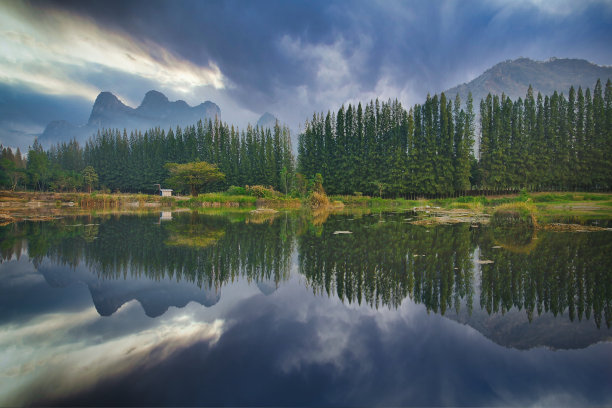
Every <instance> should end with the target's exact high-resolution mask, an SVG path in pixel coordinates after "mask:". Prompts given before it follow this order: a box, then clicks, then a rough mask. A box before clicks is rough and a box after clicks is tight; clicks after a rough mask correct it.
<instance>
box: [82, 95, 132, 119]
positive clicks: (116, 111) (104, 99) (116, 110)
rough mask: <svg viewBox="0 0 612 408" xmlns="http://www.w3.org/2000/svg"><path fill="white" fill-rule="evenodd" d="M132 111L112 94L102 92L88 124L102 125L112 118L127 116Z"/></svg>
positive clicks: (95, 103)
mask: <svg viewBox="0 0 612 408" xmlns="http://www.w3.org/2000/svg"><path fill="white" fill-rule="evenodd" d="M132 110H133V109H132V108H130V107H129V106H126V105H124V104H123V102H121V101H120V100H119V98H117V97H116V96H115V95H113V94H112V93H111V92H100V94H98V97H97V98H96V101H95V102H94V105H93V108H92V109H91V115H89V121H88V124H89V125H101V124H103V123H104V122H105V121H106V120H107V119H108V118H109V117H111V116H117V115H127V114H129V113H130V112H131V111H132Z"/></svg>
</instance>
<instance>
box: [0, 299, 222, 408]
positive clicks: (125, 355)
mask: <svg viewBox="0 0 612 408" xmlns="http://www.w3.org/2000/svg"><path fill="white" fill-rule="evenodd" d="M135 305H137V303H136V302H130V303H129V304H127V305H125V306H124V307H122V309H121V310H120V311H119V312H118V314H117V318H119V319H121V318H122V316H123V315H125V314H129V313H128V312H129V310H130V309H132V308H134V306H135ZM98 319H100V317H99V315H98V313H97V312H96V310H95V309H94V308H93V307H92V308H89V309H87V310H84V311H81V312H76V313H52V314H46V315H40V316H39V317H37V318H35V319H33V320H31V321H30V322H29V323H27V324H24V325H22V326H20V327H18V328H17V327H14V326H12V325H5V326H4V327H0V350H1V351H0V373H1V374H0V378H1V380H0V384H1V385H0V403H1V404H2V405H23V404H28V403H31V402H32V399H33V398H38V397H39V396H40V392H43V393H44V395H46V396H49V397H59V396H63V395H67V394H70V393H73V392H77V391H79V390H82V389H85V388H88V387H90V386H92V385H93V384H95V383H96V382H98V381H100V380H101V379H104V378H109V377H113V376H117V375H120V374H122V373H126V372H129V370H131V369H133V368H134V366H137V365H141V366H144V367H145V368H146V366H148V365H154V364H156V363H158V362H159V361H163V360H164V359H166V358H168V357H169V356H171V355H172V354H173V353H175V352H176V351H177V350H179V349H182V348H184V347H186V346H188V345H191V344H193V343H195V342H199V341H205V342H208V343H209V344H215V343H216V342H217V341H218V340H219V338H220V336H221V334H222V332H223V327H224V322H223V320H221V319H216V320H214V321H213V322H212V323H206V322H199V321H197V320H196V319H195V316H194V315H193V314H192V313H189V312H188V311H180V312H178V313H175V314H172V316H167V317H165V318H160V319H156V320H151V322H152V323H153V324H152V325H151V326H150V327H148V328H145V329H144V330H140V331H137V332H135V333H127V334H123V335H118V336H116V337H115V338H111V339H105V340H104V341H101V336H102V335H103V334H105V333H100V334H99V336H96V335H95V334H91V335H90V336H89V337H81V336H74V333H75V332H78V331H79V330H80V329H82V328H83V327H85V326H88V325H91V324H93V323H94V322H96V321H97V320H98ZM37 390H38V392H36V391H37Z"/></svg>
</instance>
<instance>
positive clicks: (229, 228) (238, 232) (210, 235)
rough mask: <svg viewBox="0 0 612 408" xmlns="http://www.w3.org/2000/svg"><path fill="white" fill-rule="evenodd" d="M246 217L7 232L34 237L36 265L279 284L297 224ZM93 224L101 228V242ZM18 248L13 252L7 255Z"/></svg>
mask: <svg viewBox="0 0 612 408" xmlns="http://www.w3.org/2000/svg"><path fill="white" fill-rule="evenodd" d="M243 221H244V220H243V219H242V220H241V219H232V218H230V217H226V216H206V215H202V214H197V213H190V214H179V215H175V217H174V220H173V221H172V222H164V223H161V224H158V223H157V222H156V219H155V218H153V217H150V216H143V217H139V216H121V217H119V216H111V217H106V218H105V219H99V218H97V219H95V221H93V222H95V223H99V225H92V224H89V225H88V224H87V222H88V221H85V222H84V223H83V220H82V219H78V220H77V222H78V223H79V224H77V225H76V226H73V225H72V224H74V223H75V220H71V221H69V220H65V219H64V220H58V221H51V222H46V223H20V224H14V225H13V227H12V229H11V231H10V234H8V232H7V234H8V235H10V236H15V237H17V236H21V237H24V236H25V237H27V242H28V252H29V255H30V257H32V258H34V262H35V263H36V262H39V261H40V260H41V259H42V257H48V258H50V259H52V260H53V261H54V262H56V263H58V264H62V265H69V266H76V265H78V264H79V262H81V261H84V262H85V264H86V265H87V266H88V267H89V268H90V269H91V270H93V271H94V272H95V273H97V274H98V276H99V277H100V278H103V279H123V278H124V277H125V276H127V275H128V274H129V275H130V276H133V277H146V278H149V279H156V280H160V279H164V278H171V279H176V280H185V281H189V282H193V283H195V284H197V285H198V286H200V287H203V286H204V287H215V288H218V287H220V286H222V285H223V284H225V283H227V282H230V281H233V280H235V279H237V278H239V277H246V278H247V279H248V280H255V281H273V282H275V283H276V284H278V283H279V282H280V281H283V280H285V279H287V277H288V275H289V270H290V263H291V253H292V250H293V248H292V247H293V245H292V242H293V241H292V237H293V234H294V233H293V229H294V225H295V222H294V221H293V220H292V219H291V218H287V217H279V218H277V219H275V220H270V222H267V223H261V224H257V223H244V222H243ZM92 227H93V228H97V235H96V236H95V237H94V238H95V239H91V232H90V231H91V230H90V229H91V228H92ZM88 231H89V232H88ZM4 247H7V248H8V247H9V246H8V245H3V250H4ZM12 253H14V252H13V251H12V250H11V249H7V250H6V253H5V252H3V257H4V259H9V258H10V257H11V256H12Z"/></svg>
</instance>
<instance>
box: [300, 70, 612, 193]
mask: <svg viewBox="0 0 612 408" xmlns="http://www.w3.org/2000/svg"><path fill="white" fill-rule="evenodd" d="M474 117H475V115H474V109H473V102H472V100H471V95H470V96H468V100H467V103H466V104H465V106H464V107H463V108H462V104H461V100H460V99H459V96H458V95H457V96H456V97H455V99H454V101H450V100H448V99H447V97H446V95H444V94H443V93H442V94H441V95H440V96H438V95H434V96H433V97H431V96H428V97H427V100H426V101H425V103H424V104H423V105H418V104H417V105H415V106H414V107H412V108H411V109H410V110H409V111H406V110H405V109H404V108H403V107H402V106H401V104H400V103H399V102H397V101H393V102H391V101H389V102H387V103H382V104H380V103H379V102H378V100H377V101H376V102H370V103H369V104H368V105H366V107H365V109H363V108H362V106H361V104H359V105H358V106H357V107H354V106H352V105H349V106H348V108H346V109H345V108H344V107H342V108H340V110H339V111H338V112H337V113H334V112H328V113H327V115H326V116H325V117H324V116H323V114H318V115H317V114H315V115H314V116H313V118H312V120H311V121H307V122H306V125H305V131H304V133H303V134H301V135H300V138H299V145H298V171H299V172H301V173H303V174H304V175H305V176H306V177H308V178H313V177H314V176H315V175H316V174H317V173H320V174H321V175H322V177H323V180H324V187H325V189H326V190H327V192H328V193H332V194H355V193H367V194H376V195H385V196H407V195H412V194H417V195H429V196H433V195H455V194H461V193H463V192H465V191H467V190H474V189H477V190H489V191H500V190H519V189H523V188H525V189H528V190H548V189H566V190H573V189H581V190H609V189H610V188H612V161H610V160H609V158H610V157H612V156H611V155H612V85H611V83H610V80H608V82H607V83H606V89H605V94H604V92H603V90H602V85H601V81H599V80H598V81H597V84H596V85H595V88H594V92H593V94H592V95H591V91H590V89H588V88H587V90H586V92H584V93H583V91H582V89H581V88H579V89H578V92H577V93H576V91H575V90H574V88H571V89H570V90H569V97H568V99H566V98H565V97H564V96H563V94H558V93H557V92H555V93H554V94H553V95H552V96H551V97H548V96H546V97H542V95H541V94H538V96H537V98H534V95H533V90H532V88H531V87H530V88H529V90H528V92H527V95H526V98H525V100H524V101H523V100H522V99H521V98H519V99H518V100H516V101H512V100H511V99H510V98H509V97H507V96H505V95H502V96H501V97H499V96H491V95H488V96H487V98H486V99H485V100H482V101H481V103H480V139H479V141H480V143H479V146H478V149H476V153H477V157H475V155H474V151H475V149H473V146H474V140H475V137H474V134H475V124H474V121H475V120H474Z"/></svg>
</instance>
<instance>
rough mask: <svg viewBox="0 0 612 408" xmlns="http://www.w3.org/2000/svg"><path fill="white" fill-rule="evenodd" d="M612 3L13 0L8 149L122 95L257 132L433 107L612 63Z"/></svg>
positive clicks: (5, 37)
mask: <svg viewBox="0 0 612 408" xmlns="http://www.w3.org/2000/svg"><path fill="white" fill-rule="evenodd" d="M611 39H612V1H610V0H603V1H596V0H582V1H572V0H560V1H547V0H514V1H501V0H492V1H476V0H475V1H436V2H431V1H410V2H408V1H397V2H394V1H389V0H385V1H368V2H365V1H363V2H362V1H327V0H325V1H309V2H306V1H270V0H264V1H255V2H247V1H178V2H177V1H156V0H146V1H107V0H105V1H87V2H83V1H58V2H52V1H41V2H38V1H29V2H17V1H15V2H12V1H11V2H6V1H5V2H0V143H3V144H4V145H11V146H17V145H21V146H23V145H25V146H27V145H28V144H29V143H31V142H32V140H33V137H34V135H35V134H37V133H41V132H42V130H43V129H44V126H45V125H46V124H47V123H48V122H49V121H51V120H54V119H65V120H69V121H71V122H73V123H75V124H83V123H85V122H87V119H88V116H89V112H90V110H91V106H92V104H93V101H94V100H95V97H96V96H97V94H98V93H99V92H100V91H110V92H113V93H114V94H115V95H117V96H118V97H119V98H120V99H121V100H122V101H123V102H124V103H126V104H128V105H130V106H132V107H136V106H138V105H139V104H140V102H141V100H142V98H143V96H144V94H145V92H147V91H148V90H151V89H156V90H159V91H161V92H163V93H165V94H166V95H167V96H168V97H169V98H170V100H176V99H183V100H185V101H187V102H188V103H189V104H191V105H195V104H199V103H201V102H203V101H205V100H211V101H213V102H215V103H217V104H218V105H219V106H220V108H221V112H222V117H223V119H224V120H225V121H228V122H230V123H235V124H237V125H238V126H240V127H244V126H245V125H246V123H248V122H251V123H254V122H256V121H257V119H258V117H259V116H260V115H261V114H262V113H264V112H266V111H269V112H272V113H273V114H274V115H276V116H277V117H278V118H279V119H281V120H282V121H284V122H286V123H288V124H289V125H290V126H291V127H292V128H293V129H298V128H299V126H300V124H302V123H303V122H304V120H305V119H306V118H308V117H309V116H311V115H312V113H313V112H314V111H327V110H328V109H337V108H338V107H339V106H340V105H341V104H343V103H348V102H356V101H359V100H370V99H372V98H376V97H378V98H382V99H387V98H398V99H399V100H400V101H401V102H403V103H404V104H414V103H418V102H420V101H421V100H422V99H423V98H424V97H425V95H426V94H427V93H428V92H431V93H435V92H440V91H443V90H444V89H447V88H450V87H452V86H455V85H457V84H459V83H463V82H467V81H470V80H472V79H474V78H475V77H477V76H478V75H480V74H481V73H482V72H483V71H484V70H486V69H487V68H489V67H491V66H492V65H494V64H496V63H498V62H500V61H503V60H507V59H515V58H518V57H521V56H523V57H528V58H532V59H536V60H545V59H548V58H550V57H552V56H555V57H559V58H561V57H572V58H584V59H587V60H589V61H591V62H594V63H597V64H600V65H612V46H611V45H610V40H611Z"/></svg>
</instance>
